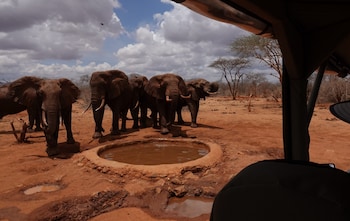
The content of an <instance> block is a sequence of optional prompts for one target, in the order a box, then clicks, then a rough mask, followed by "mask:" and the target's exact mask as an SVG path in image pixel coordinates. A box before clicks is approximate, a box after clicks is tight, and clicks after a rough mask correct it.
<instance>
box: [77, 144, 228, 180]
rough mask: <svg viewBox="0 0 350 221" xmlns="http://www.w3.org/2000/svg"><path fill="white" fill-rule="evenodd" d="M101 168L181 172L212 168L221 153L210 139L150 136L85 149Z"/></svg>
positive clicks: (144, 171) (154, 172) (92, 160)
mask: <svg viewBox="0 0 350 221" xmlns="http://www.w3.org/2000/svg"><path fill="white" fill-rule="evenodd" d="M83 155H84V157H85V158H87V159H88V160H89V161H90V162H92V163H93V164H95V165H96V166H98V167H103V168H109V169H110V170H114V171H116V172H118V171H127V170H130V169H131V170H135V171H139V172H142V173H152V174H159V175H160V174H161V175H166V174H171V173H179V172H181V171H182V170H183V169H184V168H187V167H209V166H210V165H212V164H214V163H215V162H217V161H218V160H219V159H220V158H221V156H222V150H221V147H220V146H219V145H218V144H216V143H214V142H211V141H200V140H196V139H187V138H181V139H179V138H176V139H169V138H158V139H157V138H150V139H142V140H137V141H127V142H120V143H114V144H108V145H103V146H98V147H95V148H93V149H90V150H87V151H84V152H83Z"/></svg>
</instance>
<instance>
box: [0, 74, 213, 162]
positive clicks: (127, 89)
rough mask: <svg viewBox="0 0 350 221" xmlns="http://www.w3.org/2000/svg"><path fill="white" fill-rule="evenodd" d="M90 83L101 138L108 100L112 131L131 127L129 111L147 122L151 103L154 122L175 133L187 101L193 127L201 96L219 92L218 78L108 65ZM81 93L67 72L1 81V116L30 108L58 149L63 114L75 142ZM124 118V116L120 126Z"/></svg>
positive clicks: (50, 150)
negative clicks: (140, 71)
mask: <svg viewBox="0 0 350 221" xmlns="http://www.w3.org/2000/svg"><path fill="white" fill-rule="evenodd" d="M90 89H91V103H90V105H89V107H90V106H91V107H92V112H93V118H94V122H95V130H94V133H93V138H95V139H97V138H100V137H102V136H103V134H102V133H103V132H104V131H105V130H104V129H103V127H102V121H103V116H104V112H105V106H106V105H108V106H109V108H110V110H111V111H112V114H113V119H112V127H111V130H110V133H111V135H118V134H120V131H125V130H126V119H127V113H128V111H130V113H131V116H132V118H133V126H132V127H133V128H139V127H141V128H143V127H146V120H147V110H148V109H150V110H151V115H150V116H151V118H152V122H153V128H160V133H161V134H167V133H169V128H170V126H171V125H172V124H173V123H174V121H175V115H176V114H177V116H178V124H184V121H183V119H182V115H181V109H182V107H184V106H188V109H189V111H190V113H191V127H197V114H198V110H199V100H200V99H201V98H202V99H205V97H207V96H209V95H210V94H211V93H216V92H217V91H218V84H217V83H216V82H212V83H211V82H209V81H207V80H205V79H194V80H190V81H187V82H185V81H184V80H183V78H182V77H181V76H179V75H176V74H172V73H166V74H159V75H155V76H153V77H151V78H150V79H147V77H145V76H142V75H138V74H130V75H129V76H127V75H126V74H125V73H124V72H122V71H120V70H108V71H97V72H94V73H92V75H91V78H90ZM79 95H80V89H79V88H78V87H77V86H76V85H75V84H74V83H73V82H72V81H70V80H68V79H66V78H61V79H42V78H38V77H34V76H25V77H22V78H20V79H18V80H16V81H14V82H12V83H9V84H7V85H3V86H1V87H0V119H1V118H2V117H3V116H5V115H8V114H15V113H18V112H21V111H23V110H27V112H28V118H29V129H30V130H43V131H44V134H45V137H46V143H47V149H46V152H47V154H48V155H49V156H52V155H56V154H57V153H58V150H57V139H58V131H59V122H60V117H61V119H62V122H63V123H64V125H65V128H66V131H67V143H69V144H73V143H75V140H74V138H73V134H72V127H71V125H72V104H73V103H74V102H75V101H76V100H77V99H78V97H79ZM139 113H140V114H139ZM139 115H140V117H139ZM158 115H159V121H158ZM119 119H121V122H122V123H121V127H120V128H119ZM139 122H140V125H139ZM158 122H159V125H158ZM34 124H35V126H36V128H35V129H34V128H33V127H34Z"/></svg>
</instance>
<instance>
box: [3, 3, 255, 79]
mask: <svg viewBox="0 0 350 221" xmlns="http://www.w3.org/2000/svg"><path fill="white" fill-rule="evenodd" d="M248 34H249V33H247V32H246V31H244V30H242V29H239V28H237V27H235V26H233V25H229V24H225V23H221V22H217V21H214V20H212V19H209V18H206V17H204V16H201V15H199V14H197V13H195V12H193V11H191V10H189V9H188V8H186V7H184V6H182V5H180V4H176V3H174V2H171V1H169V0H99V1H96V0H35V1H32V0H0V82H9V81H13V80H16V79H17V78H20V77H22V76H26V75H27V76H28V75H33V76H38V77H45V78H61V77H64V78H68V79H72V80H79V79H81V78H82V77H84V76H86V75H88V76H90V75H91V73H92V72H94V71H102V70H110V69H119V70H122V71H124V72H125V73H126V74H131V73H138V74H142V75H145V76H147V77H148V78H150V77H151V76H153V75H156V74H163V73H176V74H178V75H180V76H182V77H183V78H184V79H185V80H186V79H192V78H205V79H207V80H209V81H217V80H219V79H220V77H221V74H220V72H219V71H218V70H215V69H213V68H210V67H208V66H209V65H210V64H211V63H212V62H213V61H215V60H217V59H218V58H221V57H227V56H232V53H231V52H230V50H229V45H230V43H232V41H234V39H236V38H238V37H242V36H245V35H248Z"/></svg>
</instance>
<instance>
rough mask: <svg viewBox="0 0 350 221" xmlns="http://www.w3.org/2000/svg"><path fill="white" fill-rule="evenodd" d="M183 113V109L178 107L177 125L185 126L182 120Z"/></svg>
mask: <svg viewBox="0 0 350 221" xmlns="http://www.w3.org/2000/svg"><path fill="white" fill-rule="evenodd" d="M181 111H182V107H178V108H177V109H176V113H177V123H178V124H179V125H183V124H185V121H184V120H183V119H182V113H181Z"/></svg>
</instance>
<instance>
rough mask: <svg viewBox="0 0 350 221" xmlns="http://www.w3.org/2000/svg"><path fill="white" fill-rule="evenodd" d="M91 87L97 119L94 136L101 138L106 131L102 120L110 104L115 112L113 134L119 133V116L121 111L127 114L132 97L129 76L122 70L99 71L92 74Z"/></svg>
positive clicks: (92, 102)
mask: <svg viewBox="0 0 350 221" xmlns="http://www.w3.org/2000/svg"><path fill="white" fill-rule="evenodd" d="M90 88H91V105H92V109H93V115H94V121H95V132H94V134H93V138H100V137H101V136H102V132H103V131H104V129H103V128H102V120H103V115H104V109H105V105H108V106H109V107H110V108H111V110H112V112H113V122H112V129H111V134H112V135H116V134H119V126H118V120H119V116H120V114H121V112H123V113H124V114H125V110H127V109H128V108H129V106H130V105H131V99H132V98H131V93H132V92H131V87H130V84H129V79H128V76H127V75H126V74H125V73H124V72H122V71H120V70H108V71H97V72H94V73H92V75H91V78H90Z"/></svg>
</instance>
